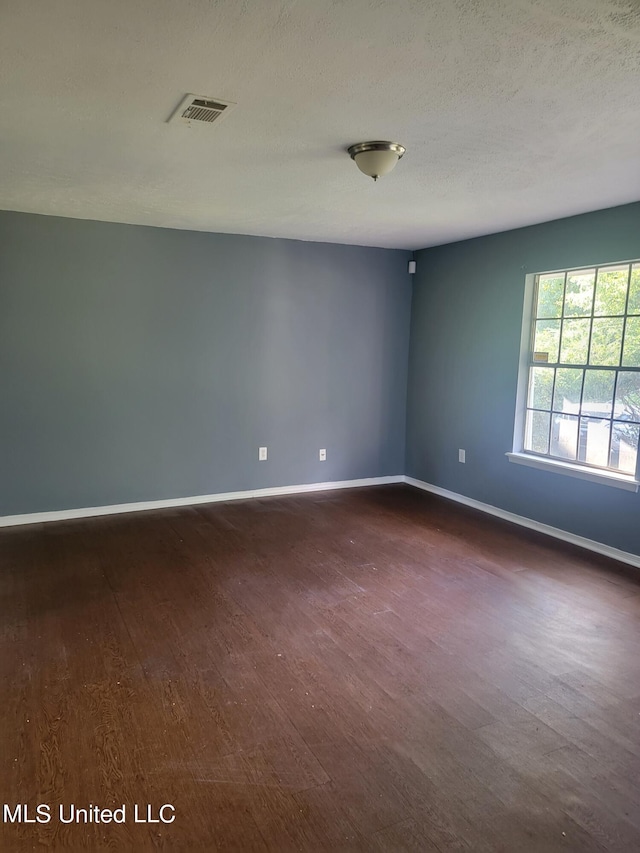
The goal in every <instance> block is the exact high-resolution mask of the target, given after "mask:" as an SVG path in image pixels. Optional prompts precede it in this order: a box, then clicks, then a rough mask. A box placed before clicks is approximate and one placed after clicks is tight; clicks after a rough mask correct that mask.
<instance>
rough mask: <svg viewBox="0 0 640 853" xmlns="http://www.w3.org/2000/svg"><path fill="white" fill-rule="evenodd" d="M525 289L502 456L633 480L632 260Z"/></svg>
mask: <svg viewBox="0 0 640 853" xmlns="http://www.w3.org/2000/svg"><path fill="white" fill-rule="evenodd" d="M529 290H532V291H533V293H532V297H531V296H529V299H530V300H531V301H530V303H529V304H530V306H531V314H530V317H525V326H524V328H523V343H524V344H526V352H524V350H525V347H524V346H523V358H522V362H521V370H520V381H519V402H518V409H519V411H518V414H517V418H516V435H515V440H514V453H513V454H509V456H510V458H511V457H513V456H516V457H522V456H525V457H528V463H527V461H526V460H523V459H522V458H515V459H512V461H519V462H522V461H524V463H525V464H534V465H535V461H536V460H539V461H540V462H543V461H545V460H548V462H549V463H555V465H554V466H553V467H555V468H556V469H557V470H563V469H564V470H565V472H569V473H571V472H572V471H573V472H575V471H576V470H579V471H580V472H582V473H581V474H578V476H581V475H582V476H586V475H587V473H588V472H589V471H592V472H593V474H594V476H593V479H599V478H598V477H597V476H596V475H597V473H598V472H599V473H600V474H601V475H606V476H608V477H611V478H617V480H618V482H624V481H625V480H628V481H633V483H634V484H635V481H636V473H637V468H638V439H639V436H640V262H631V263H620V264H609V265H606V266H600V267H592V268H589V269H573V270H563V271H561V272H551V273H540V274H538V275H535V276H532V277H531V280H530V282H529ZM538 467H545V466H543V465H540V466H538ZM547 467H549V466H547ZM586 478H587V479H590V478H589V477H588V476H587V477H586Z"/></svg>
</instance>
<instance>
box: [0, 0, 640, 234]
mask: <svg viewBox="0 0 640 853" xmlns="http://www.w3.org/2000/svg"><path fill="white" fill-rule="evenodd" d="M187 92H194V93H196V94H202V95H210V96H214V97H215V96H217V97H220V98H223V99H226V100H229V101H235V102H237V103H238V106H237V107H236V109H235V110H234V111H233V113H231V114H230V115H229V117H228V118H226V119H225V121H224V122H223V123H221V124H220V125H218V126H217V125H211V126H201V127H186V126H183V125H181V124H179V123H172V124H167V123H166V119H167V118H168V117H169V116H170V115H171V113H172V111H173V110H174V109H175V107H176V106H177V104H178V103H179V102H180V100H181V99H182V97H183V96H184V95H185V93H187ZM0 116H1V118H0V146H1V150H0V208H4V209H9V210H22V211H31V212H37V213H45V214H56V215H61V216H72V217H78V218H83V219H105V220H112V221H119V222H133V223H142V224H150V225H162V226H168V227H175V228H191V229H197V230H207V231H222V232H233V233H243V234H262V235H269V236H278V237H280V236H282V237H294V238H298V239H303V240H323V241H332V242H340V243H359V244H363V245H376V246H395V247H403V248H419V247H423V246H428V245H434V244H437V243H443V242H448V241H452V240H457V239H461V238H465V237H469V236H475V235H479V234H486V233H490V232H493V231H500V230H504V229H507V228H513V227H517V226H520V225H526V224H529V223H534V222H540V221H544V220H548V219H553V218H557V217H562V216H568V215H571V214H574V213H580V212H583V211H587V210H594V209H597V208H604V207H610V206H612V205H616V204H622V203H625V202H630V201H635V200H638V199H639V198H640V160H639V151H640V145H639V139H640V2H638V0H430V2H425V0H341V1H340V2H331V0H180V2H176V0H109V2H101V3H94V2H87V0H56V1H55V2H43V0H3V2H2V3H1V4H0ZM367 139H391V140H395V141H398V142H400V143H402V144H403V145H405V146H406V148H407V153H406V155H405V157H404V158H403V160H402V161H401V162H400V163H399V164H398V166H397V167H396V169H395V171H394V172H393V173H392V174H391V175H389V176H388V177H386V178H384V179H382V180H380V181H379V182H378V183H374V182H373V181H371V180H370V179H368V178H366V177H365V176H364V175H362V174H361V173H360V172H359V171H358V169H357V168H356V166H355V164H354V163H352V162H351V161H350V160H349V158H348V156H347V154H346V153H345V148H346V146H348V145H350V144H351V143H354V142H359V141H362V140H367Z"/></svg>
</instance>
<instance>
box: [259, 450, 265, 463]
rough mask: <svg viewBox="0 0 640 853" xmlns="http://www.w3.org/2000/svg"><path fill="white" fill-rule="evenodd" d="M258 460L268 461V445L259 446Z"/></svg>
mask: <svg viewBox="0 0 640 853" xmlns="http://www.w3.org/2000/svg"><path fill="white" fill-rule="evenodd" d="M258 461H259V462H266V461H267V448H266V447H259V448H258Z"/></svg>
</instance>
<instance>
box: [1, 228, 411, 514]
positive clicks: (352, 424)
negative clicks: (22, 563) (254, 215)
mask: <svg viewBox="0 0 640 853" xmlns="http://www.w3.org/2000/svg"><path fill="white" fill-rule="evenodd" d="M407 258H408V253H406V252H400V251H389V250H384V249H369V248H362V247H355V246H338V245H329V244H321V243H302V242H298V241H292V240H273V239H267V238H257V237H241V236H233V235H218V234H206V233H194V232H187V231H174V230H167V229H160V228H147V227H140V226H130V225H119V224H112V223H104V222H87V221H80V220H74V219H59V218H56V217H45V216H35V215H30V214H20V213H9V212H1V213H0V376H1V380H0V381H1V392H0V515H11V514H16V513H29V512H38V511H45V510H63V509H69V508H76V507H87V506H100V505H106V504H112V503H124V502H129V501H145V500H155V499H162V498H174V497H181V496H191V495H199V494H210V493H214V492H226V491H234V490H243V489H254V488H263V487H268V486H277V485H289V484H295V483H305V482H317V481H321V480H342V479H351V478H359V477H376V476H383V475H393V474H401V473H402V472H403V468H404V453H405V447H404V441H405V413H406V378H407V358H408V337H409V334H408V332H409V316H410V302H411V281H410V278H409V276H408V275H407V272H406V264H407ZM259 445H267V446H268V448H269V460H268V461H267V462H266V463H259V462H258V461H257V454H258V446H259ZM320 447H326V448H327V452H328V461H327V462H326V463H320V462H319V461H318V449H319V448H320Z"/></svg>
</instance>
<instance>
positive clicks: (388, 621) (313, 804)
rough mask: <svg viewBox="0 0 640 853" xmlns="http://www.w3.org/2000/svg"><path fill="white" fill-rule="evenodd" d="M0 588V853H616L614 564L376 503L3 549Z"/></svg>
mask: <svg viewBox="0 0 640 853" xmlns="http://www.w3.org/2000/svg"><path fill="white" fill-rule="evenodd" d="M0 595H1V603H2V610H1V618H2V623H1V624H2V628H1V639H2V651H1V669H0V678H1V684H2V704H1V706H0V715H1V726H0V761H1V774H0V786H1V789H2V798H1V799H2V803H3V804H6V805H7V806H9V811H10V812H11V815H12V816H14V817H15V815H16V813H15V807H16V806H17V805H18V804H26V806H27V812H26V814H27V816H28V817H29V819H32V818H35V809H36V807H37V805H38V804H44V805H49V806H50V808H51V820H50V822H49V823H37V822H36V823H25V822H22V823H17V822H15V823H11V822H10V821H9V820H8V816H7V811H6V809H5V814H4V818H5V820H4V822H3V824H2V825H0V832H1V837H0V849H2V850H3V851H5V850H7V851H21V850H39V849H42V848H45V849H46V848H47V847H48V848H50V849H55V850H57V849H60V850H65V849H67V850H85V849H86V850H92V851H93V850H96V851H97V850H103V849H104V850H131V851H141V850H147V849H154V848H158V849H164V850H167V851H182V850H184V851H214V850H221V851H227V850H228V851H233V850H239V851H243V850H246V851H265V850H269V851H278V853H282V851H294V850H295V851H298V850H302V851H406V850H412V851H421V853H429V851H448V850H472V851H506V852H507V853H519V851H556V850H557V851H580V853H586V851H603V850H615V851H624V853H632V851H638V850H640V786H639V782H640V619H639V617H640V572H638V571H636V570H633V569H630V568H625V567H623V566H621V565H619V564H616V563H614V562H612V561H608V560H606V559H604V558H600V557H596V556H593V555H590V554H588V553H586V552H581V551H579V550H578V549H574V548H571V547H569V546H565V545H563V544H561V543H558V542H555V541H552V540H548V539H545V538H544V537H542V536H538V535H536V534H532V533H529V532H527V531H525V530H522V529H520V528H516V527H512V526H510V525H508V524H506V523H503V522H500V521H498V520H495V519H492V518H489V517H487V516H484V515H481V514H479V513H475V512H473V511H471V510H466V509H464V508H462V507H459V506H456V505H453V504H450V503H448V502H446V501H443V500H441V499H438V498H435V497H433V496H430V495H427V494H424V493H421V492H418V491H415V490H413V489H411V488H410V487H407V486H387V487H380V488H374V489H358V490H352V491H340V492H324V493H318V494H312V495H305V496H301V497H288V498H282V499H277V498H270V499H266V500H255V501H246V502H236V503H229V504H215V505H211V506H206V507H198V508H196V507H194V508H187V509H180V510H171V511H162V512H154V513H144V514H143V513H138V514H131V515H128V516H111V517H105V518H98V519H91V520H85V521H78V522H68V523H67V522H65V523H57V524H49V525H39V526H31V527H21V528H7V529H5V530H3V531H0ZM165 803H166V804H170V805H172V806H173V807H174V808H175V820H174V822H173V823H170V824H164V823H135V822H134V813H133V809H134V806H135V805H136V804H137V805H138V807H139V817H140V816H144V817H146V816H147V805H148V804H149V805H150V806H151V807H152V810H153V811H152V815H153V817H155V818H157V813H158V810H159V808H160V807H161V806H162V805H163V804H165ZM60 804H62V805H63V807H64V812H63V816H64V817H66V818H68V817H69V814H70V807H71V806H75V807H76V808H77V809H80V808H84V809H88V807H89V806H91V805H93V806H95V805H97V806H99V807H100V808H101V809H114V808H117V807H120V806H122V805H123V804H124V805H125V807H126V811H125V818H126V822H124V823H117V824H116V823H109V824H105V823H62V822H60V820H59V806H60ZM21 814H22V816H23V817H24V814H25V813H24V812H21ZM170 814H171V812H170V810H165V812H164V815H165V817H169V816H170ZM80 815H81V816H82V813H80Z"/></svg>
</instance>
